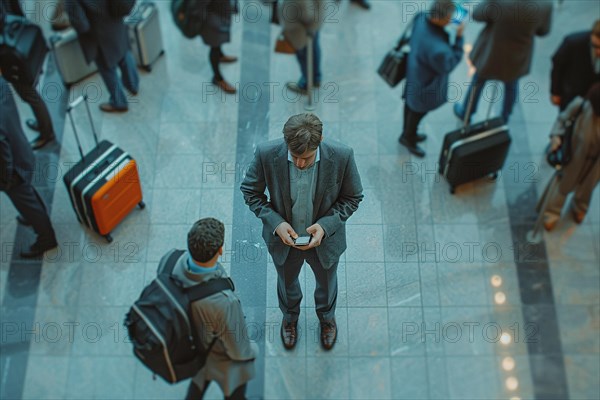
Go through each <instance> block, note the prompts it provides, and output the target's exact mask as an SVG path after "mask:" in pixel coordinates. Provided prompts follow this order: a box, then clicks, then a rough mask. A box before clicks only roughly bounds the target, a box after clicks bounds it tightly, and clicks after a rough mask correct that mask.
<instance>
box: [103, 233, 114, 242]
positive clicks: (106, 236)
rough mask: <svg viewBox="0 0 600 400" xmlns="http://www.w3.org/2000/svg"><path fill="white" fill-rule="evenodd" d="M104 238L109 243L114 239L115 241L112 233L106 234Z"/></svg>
mask: <svg viewBox="0 0 600 400" xmlns="http://www.w3.org/2000/svg"><path fill="white" fill-rule="evenodd" d="M104 238H105V239H106V241H107V242H108V243H112V241H113V237H112V236H111V235H110V233H109V234H107V235H104Z"/></svg>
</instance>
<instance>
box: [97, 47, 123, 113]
mask: <svg viewBox="0 0 600 400" xmlns="http://www.w3.org/2000/svg"><path fill="white" fill-rule="evenodd" d="M96 66H97V67H98V72H99V73H100V76H101V77H102V80H103V81H104V85H106V88H107V89H108V93H109V94H110V105H111V106H112V107H114V108H115V109H117V110H119V111H125V110H127V108H128V107H127V97H126V96H125V91H124V90H123V85H122V83H121V79H120V78H119V75H118V73H117V66H116V65H114V66H112V67H109V66H108V65H106V62H105V61H104V58H103V57H102V55H99V56H98V57H97V58H96ZM100 107H101V108H102V105H101V106H100Z"/></svg>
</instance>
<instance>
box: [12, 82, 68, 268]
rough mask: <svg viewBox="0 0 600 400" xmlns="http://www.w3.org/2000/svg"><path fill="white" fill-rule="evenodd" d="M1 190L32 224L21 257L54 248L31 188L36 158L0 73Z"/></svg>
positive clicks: (42, 208)
mask: <svg viewBox="0 0 600 400" xmlns="http://www.w3.org/2000/svg"><path fill="white" fill-rule="evenodd" d="M0 164H1V167H2V168H0V191H3V192H5V193H6V195H7V196H8V197H9V198H10V200H11V201H12V203H13V204H14V206H15V208H16V209H17V211H19V213H20V214H21V216H22V217H19V218H17V219H18V221H19V222H20V223H22V224H26V225H31V226H32V227H33V230H34V231H35V233H36V234H37V240H36V241H35V243H33V244H32V245H31V247H30V248H29V249H27V250H23V251H21V257H23V258H35V257H39V256H41V255H42V254H44V252H46V251H48V250H50V249H53V248H55V247H56V246H57V245H58V244H57V243H56V237H55V236H54V229H53V228H52V223H51V222H50V217H48V211H47V210H46V206H45V205H44V201H43V200H42V198H41V197H40V195H39V194H38V192H37V191H36V190H35V188H34V187H33V185H32V184H31V183H32V180H33V174H34V171H35V157H34V155H33V151H32V150H31V146H30V145H29V143H28V142H27V138H26V137H25V134H24V133H23V129H22V128H21V120H20V118H19V111H18V109H17V105H16V104H15V100H14V98H13V96H12V93H11V91H10V88H9V86H8V83H7V82H6V81H5V80H4V78H2V77H1V76H0Z"/></svg>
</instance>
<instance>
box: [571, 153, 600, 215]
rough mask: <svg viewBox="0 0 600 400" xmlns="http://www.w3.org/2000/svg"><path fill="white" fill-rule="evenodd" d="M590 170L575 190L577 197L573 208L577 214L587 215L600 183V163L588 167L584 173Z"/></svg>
mask: <svg viewBox="0 0 600 400" xmlns="http://www.w3.org/2000/svg"><path fill="white" fill-rule="evenodd" d="M588 168H589V172H588V173H587V174H586V175H585V176H583V177H582V180H581V181H580V183H579V184H578V185H577V187H576V188H575V195H574V196H573V202H572V208H573V211H575V212H582V213H587V211H588V208H589V206H590V200H591V199H592V193H593V192H594V188H595V187H596V185H597V184H598V182H599V181H600V161H596V162H595V163H594V165H593V166H591V167H590V166H587V165H586V168H584V171H585V170H587V169H588Z"/></svg>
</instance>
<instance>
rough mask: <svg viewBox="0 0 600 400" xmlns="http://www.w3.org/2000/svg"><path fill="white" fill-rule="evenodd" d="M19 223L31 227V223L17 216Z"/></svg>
mask: <svg viewBox="0 0 600 400" xmlns="http://www.w3.org/2000/svg"><path fill="white" fill-rule="evenodd" d="M17 222H18V223H19V224H21V225H23V226H31V223H30V222H29V221H27V220H26V219H25V218H23V217H22V216H20V215H17Z"/></svg>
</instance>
